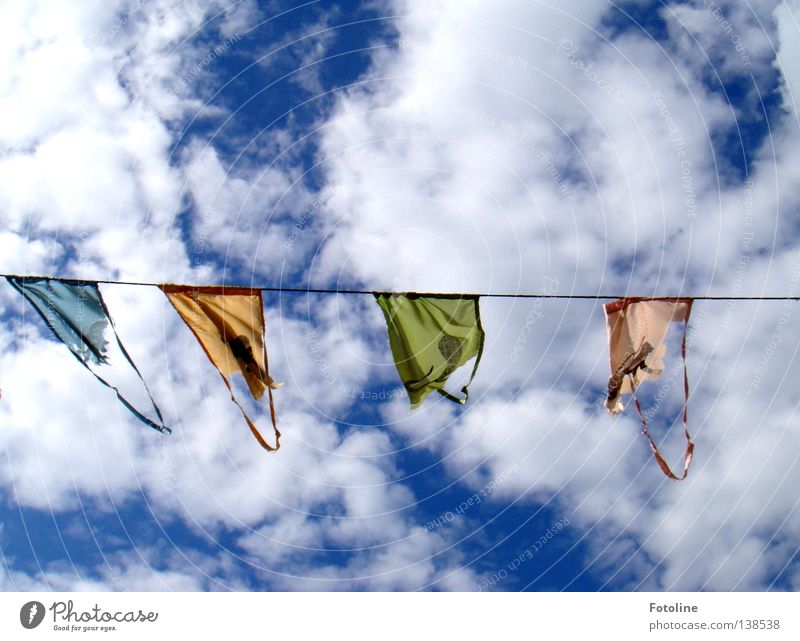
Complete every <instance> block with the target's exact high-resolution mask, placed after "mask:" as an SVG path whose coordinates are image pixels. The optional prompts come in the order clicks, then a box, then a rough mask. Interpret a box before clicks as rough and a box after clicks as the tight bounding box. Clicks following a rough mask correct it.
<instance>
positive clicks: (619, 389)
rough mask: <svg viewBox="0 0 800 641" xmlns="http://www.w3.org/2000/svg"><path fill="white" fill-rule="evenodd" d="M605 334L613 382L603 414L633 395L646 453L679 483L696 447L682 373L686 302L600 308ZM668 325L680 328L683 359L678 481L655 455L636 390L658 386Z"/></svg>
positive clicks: (631, 301)
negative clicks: (682, 438) (648, 383)
mask: <svg viewBox="0 0 800 641" xmlns="http://www.w3.org/2000/svg"><path fill="white" fill-rule="evenodd" d="M603 309H604V310H605V314H606V329H607V331H608V351H609V359H610V363H611V376H610V378H609V379H608V396H607V398H606V401H605V406H606V409H608V411H609V413H611V414H619V413H620V412H621V411H622V410H623V409H625V407H624V405H623V404H622V401H621V400H620V397H621V396H622V395H623V394H633V402H634V406H635V407H636V411H637V412H638V413H639V418H640V419H641V423H642V433H643V434H644V435H645V437H646V438H647V441H648V443H649V444H650V449H651V450H652V452H653V455H654V456H655V458H656V461H657V462H658V465H659V467H660V468H661V470H662V471H663V472H664V474H666V475H667V476H668V477H669V478H670V479H672V480H674V481H682V480H683V479H685V478H686V475H687V474H688V473H689V465H690V464H691V462H692V456H693V454H694V443H693V442H692V439H691V437H690V436H689V430H688V426H687V423H688V415H687V404H688V402H689V375H688V372H687V370H686V328H687V326H688V323H689V314H690V313H691V311H692V299H690V298H663V299H638V298H621V299H619V300H616V301H614V302H612V303H607V304H606V305H604V306H603ZM671 322H679V323H680V322H682V323H683V340H682V342H681V358H682V359H683V388H684V395H685V400H684V405H683V433H684V436H685V437H686V450H685V452H684V457H683V474H682V475H681V476H676V475H675V474H674V473H673V472H672V470H671V469H670V467H669V465H668V464H667V462H666V461H665V460H664V457H663V456H662V455H661V452H660V451H659V450H658V447H657V446H656V444H655V442H654V441H653V439H652V437H651V436H650V433H649V431H648V423H647V419H646V418H645V417H644V414H643V413H642V408H641V405H640V404H639V400H638V399H637V398H636V390H637V389H638V387H639V385H640V384H642V383H643V382H645V381H648V380H656V379H658V378H660V377H661V374H662V373H663V371H664V362H663V358H664V356H665V354H666V345H665V344H664V341H665V339H666V337H667V332H668V331H669V325H670V323H671Z"/></svg>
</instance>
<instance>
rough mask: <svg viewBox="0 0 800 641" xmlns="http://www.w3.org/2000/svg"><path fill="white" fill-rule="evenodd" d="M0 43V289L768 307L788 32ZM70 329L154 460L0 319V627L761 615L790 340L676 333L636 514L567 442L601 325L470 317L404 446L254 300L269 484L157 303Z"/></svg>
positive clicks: (787, 406)
mask: <svg viewBox="0 0 800 641" xmlns="http://www.w3.org/2000/svg"><path fill="white" fill-rule="evenodd" d="M2 12H3V14H4V15H3V16H2V18H3V19H2V21H0V22H1V23H2V24H6V25H12V26H13V29H12V30H11V31H10V34H9V36H8V37H6V38H3V39H2V45H0V65H2V66H3V71H4V73H3V74H0V77H3V78H5V80H4V81H3V83H4V84H2V85H0V87H2V88H1V89H0V105H2V110H3V112H4V113H5V114H6V116H5V117H4V119H3V122H2V123H0V145H2V148H3V153H2V155H0V263H2V264H1V265H0V268H1V269H2V271H3V272H4V273H18V274H24V273H28V274H53V275H58V276H70V277H86V278H120V279H123V280H145V281H154V282H165V281H168V282H190V283H197V284H219V283H231V284H234V283H235V284H250V283H254V284H263V285H284V286H288V287H305V286H312V287H339V288H351V287H358V288H364V289H368V290H393V291H442V292H451V291H456V292H475V291H481V292H514V291H518V292H535V291H552V292H554V293H556V292H557V293H559V294H569V293H577V294H592V293H597V294H600V293H614V294H629V295H692V294H694V295H706V294H740V295H760V294H765V295H779V294H785V295H793V294H797V290H798V283H800V253H798V250H797V242H796V240H797V224H796V221H795V217H794V215H793V212H794V211H795V209H796V205H797V203H798V200H800V198H799V197H798V196H800V194H799V193H798V179H800V175H798V174H797V169H796V167H797V166H800V164H798V162H797V161H798V160H800V159H798V158H797V157H796V154H797V152H796V151H795V150H796V149H798V148H800V147H798V145H797V142H798V133H800V132H798V118H797V110H796V107H795V102H794V98H793V96H794V94H795V93H796V92H797V91H798V90H800V84H799V83H800V67H798V66H797V63H796V60H797V59H799V58H798V56H797V53H798V52H797V51H795V50H794V49H795V48H796V45H795V44H794V43H795V42H796V41H797V38H796V37H797V18H798V16H800V7H799V6H798V5H797V3H796V2H795V1H794V0H792V1H791V2H777V1H775V0H759V1H758V2H749V3H741V2H727V1H723V0H716V2H711V1H710V0H693V1H691V2H675V3H665V2H650V1H646V0H638V1H636V2H633V1H631V2H622V3H616V4H615V5H612V4H610V3H606V2H600V1H596V2H585V1H579V0H563V1H561V2H557V3H552V4H537V3H530V2H520V1H517V0H502V1H500V2H493V3H481V2H465V1H463V0H461V1H457V0H436V1H434V2H424V3H423V2H415V1H412V0H394V1H389V0H385V1H383V0H382V1H370V2H322V1H311V2H305V3H301V2H257V1H255V0H239V1H238V2H232V1H228V0H216V1H214V2H200V1H199V0H196V1H195V0H183V1H180V2H177V1H175V0H134V1H133V2H125V1H119V2H102V3H101V2H99V1H98V2H96V3H80V2H73V1H68V0H59V1H57V2H54V1H53V0H48V1H45V0H42V1H41V2H38V1H37V2H29V3H26V6H25V7H14V6H8V7H5V8H3V9H2ZM103 292H104V296H106V300H107V302H108V305H109V307H110V310H111V312H112V314H113V316H114V319H115V322H116V323H117V326H118V329H119V333H120V336H121V337H122V339H123V340H124V342H125V344H126V346H127V347H128V349H129V351H130V352H131V354H132V356H133V357H134V359H135V360H136V362H137V364H138V365H139V366H140V369H141V370H142V372H143V374H144V375H145V378H146V379H147V381H148V384H149V385H150V386H151V388H152V389H153V391H154V395H155V396H156V398H157V400H158V402H159V404H160V406H161V408H162V410H163V411H164V412H165V416H166V417H167V420H168V422H169V423H170V424H171V425H172V426H173V428H174V431H173V434H172V435H171V436H166V437H163V436H161V435H159V434H157V433H155V432H153V431H152V430H149V429H147V428H146V427H144V426H142V425H141V424H139V423H137V421H136V420H135V419H134V418H133V417H131V416H129V415H127V414H126V413H125V411H124V409H121V408H120V407H119V405H118V404H117V403H116V402H115V400H114V398H113V394H111V393H110V392H108V391H107V390H104V389H102V388H100V387H99V386H98V384H97V383H96V382H95V381H94V379H92V378H91V376H90V375H89V374H88V373H87V372H85V371H83V370H82V368H80V367H79V366H78V365H77V364H76V363H75V362H74V359H73V358H72V357H71V356H70V355H69V353H68V352H67V350H66V349H64V348H63V346H60V345H57V344H56V343H54V342H53V340H52V339H51V337H50V336H48V335H47V331H46V328H44V327H43V326H42V324H41V323H40V322H39V321H38V319H37V318H36V317H35V316H34V315H33V313H32V311H31V310H30V309H29V308H28V309H26V308H25V307H24V306H23V304H22V301H21V300H20V298H19V296H18V295H17V294H16V293H15V292H13V291H12V290H11V288H10V287H3V288H0V309H1V310H2V312H0V313H2V318H3V320H4V323H3V324H2V328H1V329H0V348H2V356H0V388H2V390H3V395H2V400H1V401H0V425H2V428H3V429H2V433H3V437H2V438H0V453H1V454H2V459H3V461H4V462H3V465H2V466H0V497H2V501H1V503H0V509H1V510H2V520H0V553H2V565H0V587H2V589H5V590H31V589H54V590H81V589H96V590H130V591H136V590H480V589H482V590H509V591H512V590H585V591H594V590H616V591H618V590H625V591H627V590H743V589H746V590H768V589H778V590H787V589H788V590H793V589H798V587H800V565H798V558H797V557H798V551H799V550H800V547H799V545H800V544H799V543H798V541H800V539H799V538H798V537H800V510H798V505H797V503H798V501H797V498H796V490H795V488H796V487H797V482H798V480H800V464H798V455H797V454H796V453H795V451H796V443H797V437H798V435H800V427H798V418H797V415H796V409H797V403H798V400H800V395H799V394H798V388H797V385H796V384H794V377H793V376H792V372H793V371H794V367H793V366H794V364H795V362H796V358H797V348H796V347H795V346H796V345H800V341H798V338H800V319H799V318H798V317H797V311H796V310H795V309H794V307H793V306H784V305H783V303H765V302H760V303H759V302H743V301H739V302H731V303H702V302H698V303H696V304H695V307H694V310H693V316H692V322H691V332H690V339H689V345H690V349H689V355H688V363H689V375H690V384H691V388H692V398H691V401H690V405H689V408H690V413H689V417H690V422H689V428H690V431H691V432H692V434H693V435H694V436H695V442H696V444H697V445H696V454H695V462H694V465H693V468H692V471H691V472H690V477H689V479H687V480H686V481H685V482H683V483H680V484H675V483H671V482H670V481H668V480H666V479H665V478H664V477H663V475H662V474H661V472H660V471H659V470H658V468H657V466H656V464H655V462H654V461H653V460H652V458H651V456H650V455H649V452H648V449H647V445H646V441H645V440H644V439H643V438H642V437H641V436H640V435H639V426H638V421H637V420H636V418H635V417H634V415H633V414H632V413H631V412H626V413H625V414H624V415H623V416H622V417H620V418H612V417H610V416H608V415H607V414H606V413H605V411H604V410H603V408H602V404H601V401H602V397H603V394H604V387H605V384H606V381H607V377H608V360H607V358H608V356H607V350H606V345H605V325H604V319H603V312H602V301H579V300H573V301H546V302H543V303H534V302H533V301H531V300H514V301H512V300H502V299H484V300H483V301H482V306H481V311H482V317H483V319H484V325H485V328H486V331H487V345H486V355H485V357H484V359H483V362H482V364H481V367H480V370H479V373H478V376H477V377H476V380H475V381H474V384H473V386H472V395H471V398H470V402H469V404H468V405H467V406H466V407H464V408H460V407H457V406H455V405H453V404H451V403H449V402H448V401H446V400H445V399H435V398H430V399H429V400H428V401H427V402H426V404H425V406H424V407H423V408H421V409H419V410H417V411H415V412H413V413H410V412H409V410H408V407H407V400H406V399H405V397H404V396H403V393H402V387H401V386H400V383H399V381H398V379H397V375H396V372H395V370H394V365H393V363H392V360H391V355H390V353H389V349H388V344H387V340H386V330H385V326H384V324H383V317H382V314H381V312H380V309H379V308H378V306H377V305H376V304H375V303H374V301H373V300H372V297H370V296H363V297H355V296H320V295H302V294H296V293H282V294H277V293H268V294H266V295H265V314H266V323H267V343H268V350H269V355H270V366H271V371H272V373H273V376H274V377H275V378H276V379H277V380H279V381H282V382H284V383H285V386H284V387H283V388H281V389H280V390H278V391H277V392H276V404H277V408H278V415H279V422H280V426H281V431H282V432H283V435H284V436H283V448H282V449H281V451H280V452H279V453H278V454H277V455H275V456H269V455H266V454H265V453H264V452H263V451H261V450H260V448H259V447H258V446H257V444H256V443H255V442H254V441H253V439H252V438H251V437H250V435H249V434H248V431H247V429H246V426H245V425H244V423H243V422H242V421H241V418H240V416H239V415H238V411H237V410H236V408H235V406H233V404H232V403H231V402H230V401H229V399H228V398H227V396H226V390H225V388H224V385H223V384H222V382H221V381H220V380H219V377H218V375H217V373H216V372H215V371H214V370H213V368H212V367H211V366H210V365H209V364H208V363H207V362H206V360H205V356H204V355H203V354H202V352H201V351H200V350H199V349H198V347H197V346H196V344H195V343H194V341H193V339H192V337H191V335H190V334H189V332H188V331H187V330H186V328H185V327H184V326H182V324H181V322H180V321H179V319H177V317H176V316H175V315H174V312H173V311H172V310H171V308H169V306H168V304H167V303H166V301H165V300H164V298H163V296H162V295H161V294H160V293H159V292H158V291H157V290H155V289H154V288H131V287H115V286H104V288H103ZM677 329H678V328H677V327H676V328H675V331H673V334H672V335H671V337H670V348H671V350H672V351H671V354H672V356H673V362H668V367H669V366H671V365H672V364H674V362H675V361H674V359H675V357H676V356H677V351H676V350H677V348H678V341H679V335H678V332H677ZM467 369H469V368H465V371H464V372H459V373H458V374H457V375H454V380H453V382H452V387H454V388H457V387H459V386H460V384H459V381H460V380H462V379H461V378H459V377H466V376H467V375H468V372H467V371H466V370H467ZM122 376H123V377H124V376H126V374H124V373H123V374H122ZM124 381H125V382H126V383H127V384H128V385H129V386H135V385H136V381H135V380H134V379H133V378H132V377H130V376H129V377H128V378H126V379H124ZM658 389H659V388H658V386H656V385H653V386H652V387H651V389H650V390H644V389H643V390H642V392H643V394H642V400H643V404H644V405H645V407H648V406H650V405H653V404H655V403H656V402H657V400H656V393H657V391H658ZM679 392H680V390H679V389H678V388H677V386H673V388H671V389H668V390H667V395H666V398H665V399H664V400H663V401H662V402H661V404H660V405H659V410H660V411H659V414H658V417H657V418H656V419H655V420H654V424H653V432H654V433H655V434H656V435H657V439H659V440H662V439H663V448H664V450H665V452H666V454H667V456H668V457H669V458H670V460H671V461H674V462H676V464H677V461H678V460H679V458H680V454H681V451H682V443H681V442H680V437H679V433H680V429H681V425H680V422H679V418H680V403H681V401H682V398H681V395H680V393H679ZM250 407H251V409H252V410H253V411H254V412H256V413H258V415H259V417H260V420H261V421H262V424H264V425H266V422H265V421H266V420H267V416H266V415H265V413H264V409H265V408H264V407H258V406H257V405H256V404H252V405H251V406H250ZM267 431H269V430H267Z"/></svg>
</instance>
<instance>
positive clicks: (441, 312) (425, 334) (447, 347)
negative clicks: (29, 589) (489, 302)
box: [374, 293, 484, 409]
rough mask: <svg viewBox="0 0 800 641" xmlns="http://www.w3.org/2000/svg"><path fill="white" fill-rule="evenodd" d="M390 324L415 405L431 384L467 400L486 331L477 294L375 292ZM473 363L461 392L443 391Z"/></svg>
mask: <svg viewBox="0 0 800 641" xmlns="http://www.w3.org/2000/svg"><path fill="white" fill-rule="evenodd" d="M374 296H375V300H376V301H377V302H378V305H380V307H381V309H382V310H383V314H384V316H385V317H386V325H387V326H388V330H389V345H390V347H391V348H392V356H393V357H394V363H395V366H396V367H397V373H398V374H399V375H400V379H401V380H402V381H403V385H404V386H405V388H406V391H407V392H408V398H409V400H410V401H411V407H412V409H413V408H416V407H419V405H420V404H421V403H422V401H423V400H425V397H426V396H427V395H428V394H430V393H431V392H432V391H433V390H436V391H437V392H439V393H440V394H441V395H442V396H444V397H446V398H448V399H450V400H451V401H454V402H456V403H462V404H463V403H466V402H467V398H468V397H469V392H468V391H467V388H468V387H469V385H470V383H472V379H473V378H475V373H476V372H477V371H478V364H479V363H480V360H481V355H482V353H483V342H484V333H483V328H482V327H481V316H480V310H479V306H478V297H477V296H461V295H446V294H442V295H427V296H419V295H417V294H391V293H375V294H374ZM473 357H475V365H474V366H473V368H472V375H471V376H470V378H469V381H468V382H467V384H466V385H465V386H464V387H463V388H462V389H461V392H462V393H463V394H464V397H463V398H458V397H456V396H454V395H452V394H450V393H449V392H447V391H445V389H444V384H445V383H446V382H447V378H448V377H449V376H450V374H452V373H453V372H454V371H455V370H457V369H458V368H459V367H461V366H462V365H464V363H466V362H467V361H469V360H470V359H471V358H473Z"/></svg>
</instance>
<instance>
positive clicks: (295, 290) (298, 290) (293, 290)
mask: <svg viewBox="0 0 800 641" xmlns="http://www.w3.org/2000/svg"><path fill="white" fill-rule="evenodd" d="M0 277H3V278H6V277H10V278H30V279H48V280H55V281H61V282H67V283H70V282H71V283H95V284H99V285H128V286H132V287H160V286H161V285H164V284H165V283H150V282H145V281H128V280H110V279H92V278H60V277H55V276H24V275H19V274H0ZM169 284H176V285H178V286H179V287H189V288H194V287H202V286H201V285H184V284H177V283H169ZM222 287H223V288H224V287H230V288H231V289H234V288H245V289H256V290H261V291H262V292H279V293H288V294H345V295H367V294H369V295H372V294H374V293H376V292H380V293H392V294H409V293H413V294H414V295H417V296H443V295H447V293H446V292H385V291H383V290H372V289H327V288H318V287H266V286H255V285H222ZM455 295H458V296H464V297H469V298H472V297H479V298H547V299H556V300H616V299H618V298H637V299H643V300H659V299H665V298H691V299H692V300H711V301H725V300H728V301H730V300H760V301H778V300H793V301H797V300H800V296H690V295H688V294H680V295H676V296H633V295H631V294H621V295H612V294H538V293H506V294H497V293H490V292H484V293H457V294H455Z"/></svg>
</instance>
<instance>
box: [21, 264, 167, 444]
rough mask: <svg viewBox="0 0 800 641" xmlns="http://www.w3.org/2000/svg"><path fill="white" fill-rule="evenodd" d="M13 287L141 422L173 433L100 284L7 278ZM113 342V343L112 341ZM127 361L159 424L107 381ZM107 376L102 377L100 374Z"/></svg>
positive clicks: (160, 430)
mask: <svg viewBox="0 0 800 641" xmlns="http://www.w3.org/2000/svg"><path fill="white" fill-rule="evenodd" d="M6 280H7V281H8V282H9V284H10V285H11V286H12V287H14V289H16V290H17V291H19V292H20V293H21V294H22V295H23V296H24V297H25V298H27V299H28V301H29V302H30V303H31V304H32V305H33V306H34V308H35V309H36V311H37V312H39V315H40V316H41V317H42V319H43V320H44V322H45V323H46V324H47V326H48V327H49V328H50V329H51V330H52V332H53V334H55V335H56V337H57V338H58V339H59V340H60V341H61V342H62V343H64V344H65V345H66V346H67V347H68V348H69V350H70V351H71V352H72V353H73V355H74V356H75V358H77V359H78V360H79V361H80V362H81V363H83V365H84V366H85V367H86V368H87V369H88V370H89V371H90V372H91V373H92V374H94V376H95V378H97V380H98V381H100V382H101V383H102V384H103V385H105V386H106V387H109V388H111V389H112V390H114V392H116V394H117V398H118V399H119V400H120V402H121V403H122V404H123V405H124V406H125V407H126V408H127V409H128V410H129V411H130V412H131V413H132V414H133V415H134V416H136V418H138V419H139V420H140V421H142V422H143V423H145V424H146V425H149V426H150V427H152V428H153V429H156V430H158V431H159V432H165V433H170V432H171V431H172V430H170V429H169V428H168V427H165V426H164V419H163V418H162V417H161V411H160V410H159V409H158V406H157V405H156V403H155V401H154V400H153V396H152V395H151V394H150V390H149V389H148V388H147V384H146V383H145V382H144V379H143V378H142V375H141V374H140V373H139V369H138V368H137V367H136V365H135V364H134V363H133V361H132V360H131V357H130V356H129V355H128V352H127V351H126V350H125V347H124V346H123V345H122V342H121V341H120V339H119V336H118V335H117V330H116V328H115V327H114V321H113V320H112V319H111V315H110V314H109V313H108V308H107V307H106V304H105V302H104V301H103V297H102V295H101V294H100V290H99V289H98V287H97V284H96V283H83V282H81V281H71V280H53V279H49V278H26V277H19V276H7V277H6ZM110 339H112V340H110ZM123 359H124V360H125V361H127V362H128V364H129V365H130V366H131V367H132V368H133V370H134V371H135V372H136V374H137V376H138V377H139V380H141V381H142V385H143V386H144V391H145V392H146V393H147V397H148V398H149V399H150V403H151V404H152V406H153V409H154V410H155V414H156V417H157V418H158V420H157V421H156V420H151V419H149V418H147V417H146V416H145V415H144V414H143V413H142V412H141V411H139V410H138V409H136V408H135V407H134V406H133V405H132V404H131V403H130V402H129V401H128V400H127V399H126V398H125V397H123V396H122V394H121V393H120V391H119V389H118V388H117V387H115V386H114V385H112V384H111V383H109V382H108V380H106V379H107V378H108V374H109V373H111V371H112V370H113V369H114V366H115V365H116V363H118V362H120V361H121V360H123ZM101 372H102V373H103V374H102V376H101V374H100V373H101Z"/></svg>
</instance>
